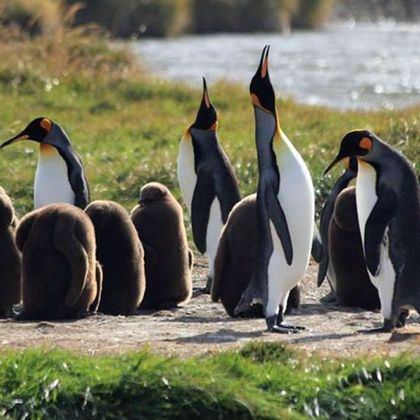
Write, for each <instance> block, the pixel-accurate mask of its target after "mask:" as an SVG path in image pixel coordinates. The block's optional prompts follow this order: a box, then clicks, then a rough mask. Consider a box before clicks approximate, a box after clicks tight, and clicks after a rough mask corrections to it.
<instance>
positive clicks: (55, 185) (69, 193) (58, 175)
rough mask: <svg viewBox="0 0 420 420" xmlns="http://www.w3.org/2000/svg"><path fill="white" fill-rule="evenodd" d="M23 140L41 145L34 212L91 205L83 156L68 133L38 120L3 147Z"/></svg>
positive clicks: (51, 123)
mask: <svg viewBox="0 0 420 420" xmlns="http://www.w3.org/2000/svg"><path fill="white" fill-rule="evenodd" d="M21 140H33V141H36V142H38V143H39V144H40V149H39V159H38V166H37V168H36V173H35V185H34V201H35V209H38V208H40V207H43V206H45V205H47V204H53V203H68V204H73V205H75V206H76V207H80V208H82V209H84V208H85V207H86V206H87V204H88V203H89V186H88V182H87V179H86V175H85V171H84V168H83V164H82V161H81V159H80V157H79V156H78V155H77V154H76V152H75V151H74V150H73V147H72V145H71V142H70V139H69V137H68V136H67V134H66V133H65V131H64V130H63V129H62V128H61V127H60V126H59V125H58V124H57V123H54V122H53V121H51V120H50V119H48V118H36V119H35V120H33V121H32V122H31V123H30V124H29V125H28V126H27V127H26V128H25V129H24V130H23V131H22V132H20V133H19V134H17V135H16V136H14V137H12V138H11V139H9V140H7V141H5V142H4V143H3V144H2V145H1V146H0V148H3V147H5V146H8V145H9V144H12V143H16V142H18V141H21Z"/></svg>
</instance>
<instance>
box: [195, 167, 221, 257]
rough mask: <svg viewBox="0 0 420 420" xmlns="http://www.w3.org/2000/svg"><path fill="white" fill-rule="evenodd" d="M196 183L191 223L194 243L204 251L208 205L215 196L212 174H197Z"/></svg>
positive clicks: (208, 213) (209, 205) (208, 212)
mask: <svg viewBox="0 0 420 420" xmlns="http://www.w3.org/2000/svg"><path fill="white" fill-rule="evenodd" d="M197 175H198V176H197V184H196V186H195V189H194V194H193V199H192V203H191V225H192V231H193V238H194V243H195V244H196V246H197V248H198V250H199V251H200V252H201V253H202V254H204V253H205V252H206V248H207V246H206V242H207V226H208V222H209V217H210V207H211V204H212V203H213V200H214V198H215V196H216V189H215V185H214V179H213V176H212V175H211V174H210V173H207V172H204V171H203V172H200V173H198V174H197Z"/></svg>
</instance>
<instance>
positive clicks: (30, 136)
mask: <svg viewBox="0 0 420 420" xmlns="http://www.w3.org/2000/svg"><path fill="white" fill-rule="evenodd" d="M22 140H33V141H36V142H38V143H40V144H48V145H50V146H54V147H55V148H57V149H60V147H63V146H64V145H69V144H70V140H69V139H68V137H67V135H66V134H65V133H64V131H63V130H62V128H61V127H60V126H59V125H58V124H56V123H54V122H53V121H51V120H50V119H48V118H44V117H40V118H35V119H34V120H33V121H31V122H30V123H29V124H28V126H27V127H26V128H25V129H24V130H23V131H21V132H20V133H19V134H17V135H16V136H14V137H12V138H11V139H9V140H6V141H5V142H4V143H3V144H1V145H0V148H3V147H5V146H8V145H9V144H12V143H16V142H18V141H22Z"/></svg>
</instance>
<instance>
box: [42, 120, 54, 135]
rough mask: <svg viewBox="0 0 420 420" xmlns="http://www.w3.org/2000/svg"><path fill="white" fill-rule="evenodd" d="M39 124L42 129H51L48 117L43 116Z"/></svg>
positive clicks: (48, 130)
mask: <svg viewBox="0 0 420 420" xmlns="http://www.w3.org/2000/svg"><path fill="white" fill-rule="evenodd" d="M39 124H40V125H41V127H42V128H43V129H44V130H47V132H48V133H49V132H50V131H51V127H52V123H51V121H50V120H49V119H47V118H44V119H42V120H41V122H40V123H39Z"/></svg>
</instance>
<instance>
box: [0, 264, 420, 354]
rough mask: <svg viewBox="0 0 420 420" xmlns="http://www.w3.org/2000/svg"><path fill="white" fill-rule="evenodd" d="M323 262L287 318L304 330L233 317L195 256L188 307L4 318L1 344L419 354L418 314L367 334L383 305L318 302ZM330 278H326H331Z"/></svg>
mask: <svg viewBox="0 0 420 420" xmlns="http://www.w3.org/2000/svg"><path fill="white" fill-rule="evenodd" d="M316 272H317V266H316V265H315V264H311V265H310V267H309V269H308V272H307V274H306V276H305V278H304V279H303V280H302V288H303V293H302V301H303V303H302V306H301V309H300V311H299V313H297V314H293V315H290V316H288V318H287V321H288V322H290V323H294V324H297V325H303V326H305V327H306V330H305V331H303V332H301V333H299V334H290V335H283V334H272V333H267V332H266V331H265V321H264V320H263V319H232V318H229V316H228V315H227V314H226V313H225V311H224V309H223V306H222V305H221V304H219V303H213V302H211V300H210V296H209V295H204V294H200V293H199V292H198V290H199V289H200V288H201V287H203V286H204V283H205V273H206V266H205V264H204V262H203V261H202V260H199V261H197V264H196V267H195V271H194V289H195V293H194V296H193V298H192V299H191V301H190V302H189V303H188V304H187V305H186V306H185V307H182V308H177V309H174V310H165V311H159V312H154V313H153V312H146V311H143V312H141V313H140V314H139V315H134V316H130V317H123V316H116V317H115V316H107V315H95V316H91V317H88V318H85V319H81V320H76V321H66V322H23V321H19V322H18V321H14V320H1V321H0V345H1V348H2V349H11V348H12V349H24V348H28V347H40V346H42V347H47V348H61V349H67V350H72V351H76V352H81V353H87V354H96V353H98V354H99V353H100V354H113V353H122V352H125V351H128V350H138V349H140V348H142V347H144V346H149V347H150V349H151V350H152V351H156V352H159V353H163V354H165V355H179V356H182V357H187V356H192V355H198V354H207V353H213V352H217V351H220V350H226V349H228V348H233V347H235V346H238V345H241V344H243V343H245V342H247V341H250V340H264V341H278V342H282V343H290V344H292V345H293V346H294V347H297V348H300V349H304V350H305V351H307V352H309V353H312V352H317V353H318V354H323V355H326V356H334V357H349V356H355V355H362V354H379V355H393V354H397V353H399V352H403V351H409V352H415V353H416V354H418V355H420V317H419V316H418V314H416V313H412V314H411V317H410V319H409V320H408V322H407V326H406V327H404V328H402V329H400V330H399V331H398V332H395V333H393V334H363V333H359V332H358V330H360V329H368V328H372V327H376V326H380V325H381V315H380V313H379V312H366V311H363V310H359V309H351V308H343V307H339V306H335V305H325V304H321V303H320V298H321V297H322V296H324V295H326V294H327V292H328V286H327V285H323V286H322V287H321V288H320V289H317V288H316V280H315V279H316ZM325 283H326V282H325Z"/></svg>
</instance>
